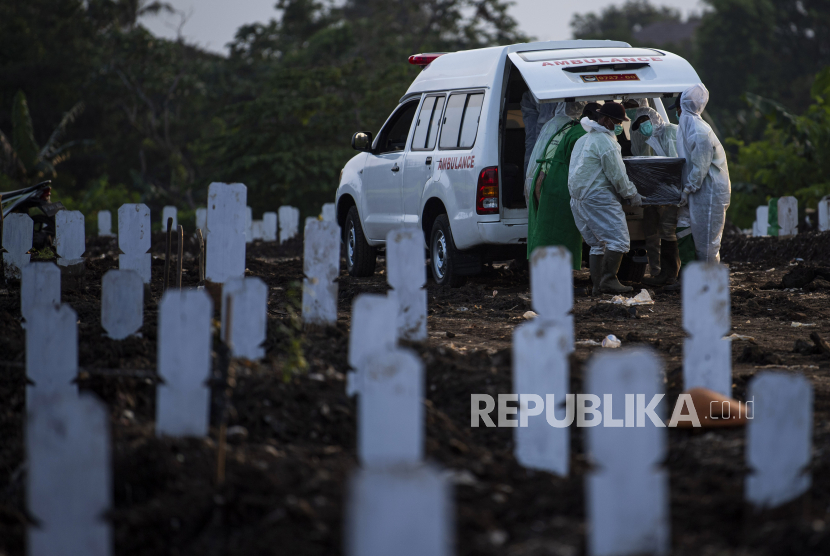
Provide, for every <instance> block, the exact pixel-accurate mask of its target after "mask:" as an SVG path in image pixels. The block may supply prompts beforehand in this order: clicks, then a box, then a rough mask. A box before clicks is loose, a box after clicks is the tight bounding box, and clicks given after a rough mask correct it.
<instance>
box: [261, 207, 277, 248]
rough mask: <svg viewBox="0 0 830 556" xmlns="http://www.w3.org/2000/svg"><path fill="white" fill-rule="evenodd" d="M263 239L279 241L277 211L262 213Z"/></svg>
mask: <svg viewBox="0 0 830 556" xmlns="http://www.w3.org/2000/svg"><path fill="white" fill-rule="evenodd" d="M262 241H277V213H276V212H265V213H263V214H262Z"/></svg>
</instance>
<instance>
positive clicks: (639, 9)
mask: <svg viewBox="0 0 830 556" xmlns="http://www.w3.org/2000/svg"><path fill="white" fill-rule="evenodd" d="M681 20H682V18H681V15H680V12H679V11H678V10H676V9H674V8H668V7H666V6H660V7H657V6H654V5H652V4H651V3H650V2H649V1H648V0H627V1H626V3H625V4H623V5H622V6H615V5H613V4H612V5H610V6H608V7H606V8H603V10H602V11H601V12H600V13H599V14H596V13H593V12H591V13H587V14H584V15H582V14H575V15H574V16H573V19H571V29H573V36H574V38H575V39H584V40H588V39H607V40H615V41H623V42H627V43H631V44H635V43H636V42H637V41H636V40H635V37H634V34H635V32H637V31H639V30H640V29H642V28H643V27H647V26H648V25H651V24H652V23H657V22H661V21H673V22H680V21H681ZM644 46H660V45H654V44H652V45H644Z"/></svg>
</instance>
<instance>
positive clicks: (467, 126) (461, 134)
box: [439, 93, 484, 149]
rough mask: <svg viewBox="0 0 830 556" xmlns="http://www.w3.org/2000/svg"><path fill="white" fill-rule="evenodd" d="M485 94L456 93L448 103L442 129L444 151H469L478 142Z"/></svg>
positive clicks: (440, 143)
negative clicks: (477, 135) (477, 137)
mask: <svg viewBox="0 0 830 556" xmlns="http://www.w3.org/2000/svg"><path fill="white" fill-rule="evenodd" d="M483 102H484V93H456V94H454V95H450V99H449V101H447V111H446V113H445V114H444V125H443V127H442V129H441V141H440V142H439V146H440V147H441V148H442V149H469V148H471V147H472V146H473V145H474V144H475V142H476V134H477V133H478V121H479V117H480V116H481V106H482V104H483Z"/></svg>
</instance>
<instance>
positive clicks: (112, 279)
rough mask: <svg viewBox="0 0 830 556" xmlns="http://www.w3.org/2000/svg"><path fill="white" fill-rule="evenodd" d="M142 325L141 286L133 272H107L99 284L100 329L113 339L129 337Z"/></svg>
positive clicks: (140, 281) (142, 291)
mask: <svg viewBox="0 0 830 556" xmlns="http://www.w3.org/2000/svg"><path fill="white" fill-rule="evenodd" d="M142 324H144V283H143V282H142V280H141V276H139V275H138V273H137V272H136V271H134V270H115V269H112V270H108V271H107V273H106V274H104V278H103V280H102V281H101V326H103V327H104V330H106V331H107V336H109V337H110V338H112V339H113V340H123V339H124V338H126V337H128V336H132V335H133V334H135V333H136V332H138V331H139V329H141V325H142Z"/></svg>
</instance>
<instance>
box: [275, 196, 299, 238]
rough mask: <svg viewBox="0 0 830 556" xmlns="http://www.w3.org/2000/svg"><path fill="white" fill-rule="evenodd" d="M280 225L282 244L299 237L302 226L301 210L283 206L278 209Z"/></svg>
mask: <svg viewBox="0 0 830 556" xmlns="http://www.w3.org/2000/svg"><path fill="white" fill-rule="evenodd" d="M278 214H279V223H280V243H285V242H286V241H287V240H289V239H291V238H292V237H294V236H296V235H297V231H298V228H299V226H300V209H298V208H294V207H291V206H287V205H283V206H281V207H280V208H279V209H278Z"/></svg>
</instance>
